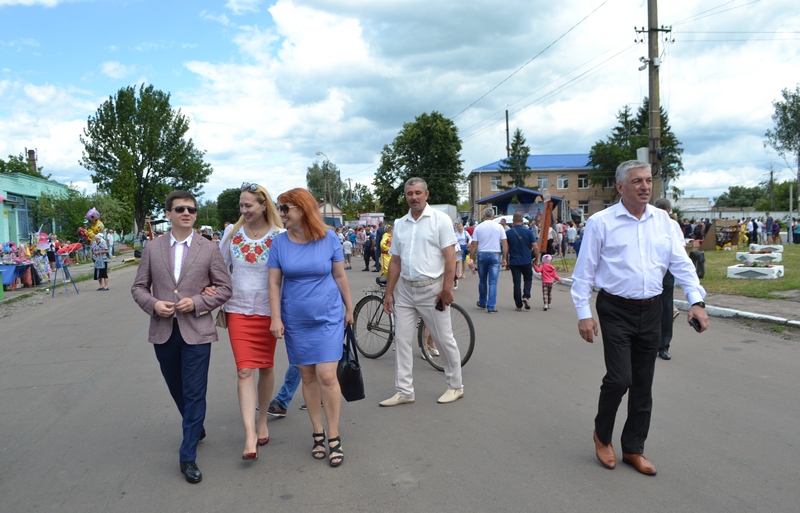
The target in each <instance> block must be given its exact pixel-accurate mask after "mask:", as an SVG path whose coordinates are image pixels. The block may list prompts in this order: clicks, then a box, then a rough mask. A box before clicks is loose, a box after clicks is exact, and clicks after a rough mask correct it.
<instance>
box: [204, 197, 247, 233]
mask: <svg viewBox="0 0 800 513" xmlns="http://www.w3.org/2000/svg"><path fill="white" fill-rule="evenodd" d="M237 201H238V199H237ZM237 207H238V204H237ZM195 225H197V226H211V227H212V228H214V229H215V230H217V229H219V228H221V227H222V223H220V221H219V216H218V214H217V202H216V201H213V200H205V201H198V202H197V222H196V223H195Z"/></svg>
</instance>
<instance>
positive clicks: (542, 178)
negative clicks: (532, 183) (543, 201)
mask: <svg viewBox="0 0 800 513" xmlns="http://www.w3.org/2000/svg"><path fill="white" fill-rule="evenodd" d="M536 187H538V188H539V190H540V191H543V190H545V189H547V188H548V187H550V185H549V184H548V180H547V175H539V176H538V177H537V178H536Z"/></svg>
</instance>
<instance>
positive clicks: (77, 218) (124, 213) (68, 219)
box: [34, 186, 133, 241]
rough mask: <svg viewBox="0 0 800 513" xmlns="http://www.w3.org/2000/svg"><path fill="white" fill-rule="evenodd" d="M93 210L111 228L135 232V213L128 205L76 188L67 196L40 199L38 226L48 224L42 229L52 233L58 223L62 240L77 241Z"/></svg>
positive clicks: (58, 231) (57, 229) (57, 195)
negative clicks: (53, 225) (86, 217)
mask: <svg viewBox="0 0 800 513" xmlns="http://www.w3.org/2000/svg"><path fill="white" fill-rule="evenodd" d="M92 207H95V208H96V209H97V210H98V211H99V212H100V216H101V218H102V220H103V224H104V225H105V227H106V228H107V229H110V230H111V229H113V230H116V231H119V232H129V231H131V230H132V229H133V218H132V217H131V211H130V210H129V209H128V208H127V207H126V205H125V204H124V203H122V202H121V201H119V200H116V199H114V198H112V197H110V196H108V195H106V194H101V193H95V194H91V195H90V194H86V193H85V192H83V191H79V190H77V189H75V187H74V186H70V188H69V190H68V191H67V193H66V194H65V195H61V194H50V193H47V192H43V193H42V194H41V195H40V196H39V198H38V199H37V201H36V204H35V207H34V218H35V219H36V226H37V227H38V226H40V225H42V224H44V228H42V230H44V231H45V232H49V231H50V230H52V228H51V227H52V223H53V222H55V226H56V228H55V231H56V233H57V234H58V235H59V236H60V237H61V238H64V239H69V240H72V241H76V240H77V237H78V228H80V227H82V226H84V222H83V221H84V217H85V216H86V212H88V211H89V209H90V208H92Z"/></svg>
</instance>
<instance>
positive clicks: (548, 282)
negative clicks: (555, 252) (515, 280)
mask: <svg viewBox="0 0 800 513" xmlns="http://www.w3.org/2000/svg"><path fill="white" fill-rule="evenodd" d="M552 259H553V256H552V255H542V265H541V267H537V266H536V264H533V270H534V271H536V272H537V273H541V274H542V299H544V311H545V312H546V311H547V310H548V309H549V308H550V302H551V301H552V300H553V280H555V281H557V282H558V283H561V277H560V276H559V275H558V273H556V268H555V267H553V266H552V265H551V264H550V260H552Z"/></svg>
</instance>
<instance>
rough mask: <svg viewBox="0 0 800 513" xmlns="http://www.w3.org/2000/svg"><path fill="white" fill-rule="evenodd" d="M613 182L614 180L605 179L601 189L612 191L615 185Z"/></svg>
mask: <svg viewBox="0 0 800 513" xmlns="http://www.w3.org/2000/svg"><path fill="white" fill-rule="evenodd" d="M614 180H615V179H614V178H606V183H605V185H603V188H604V189H613V188H614V185H615V182H614Z"/></svg>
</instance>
